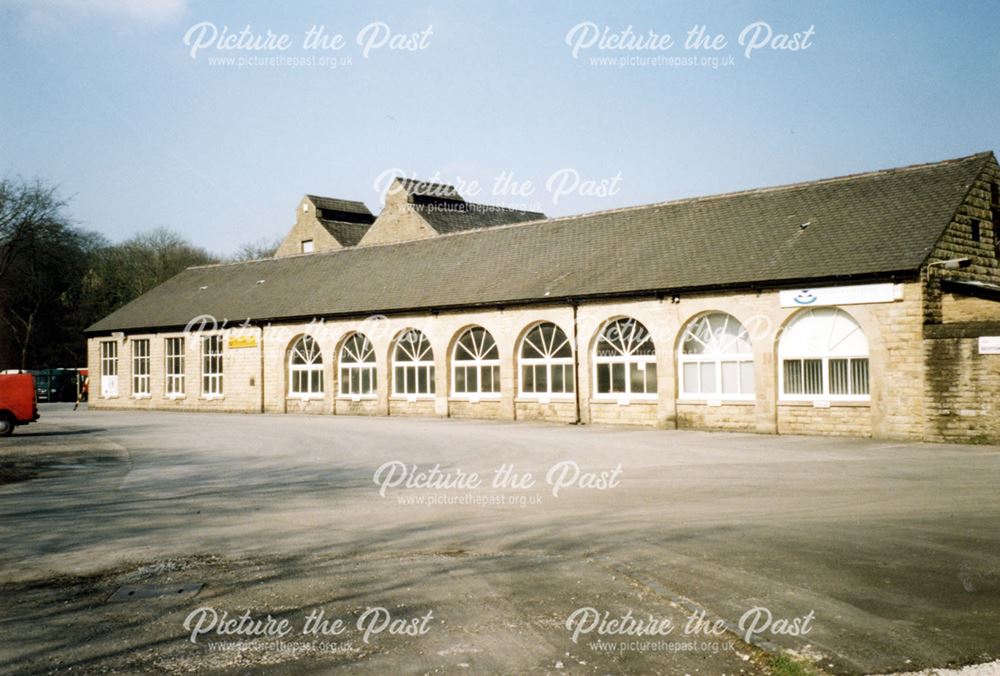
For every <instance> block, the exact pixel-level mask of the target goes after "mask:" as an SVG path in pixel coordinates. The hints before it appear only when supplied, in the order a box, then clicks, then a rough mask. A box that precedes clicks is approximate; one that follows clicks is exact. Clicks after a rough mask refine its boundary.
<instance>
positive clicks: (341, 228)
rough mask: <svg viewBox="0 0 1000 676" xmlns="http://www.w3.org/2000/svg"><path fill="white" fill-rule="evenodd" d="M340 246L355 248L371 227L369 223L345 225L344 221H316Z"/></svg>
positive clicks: (321, 219) (322, 219)
mask: <svg viewBox="0 0 1000 676" xmlns="http://www.w3.org/2000/svg"><path fill="white" fill-rule="evenodd" d="M317 220H318V221H319V223H320V225H322V226H323V227H324V228H325V229H326V231H327V232H328V233H330V234H331V235H333V238H334V239H335V240H337V241H338V242H340V245H341V246H357V245H358V242H360V241H361V238H362V237H364V236H365V233H366V232H368V229H369V228H370V227H372V226H371V224H369V223H345V222H344V221H328V220H326V219H324V218H320V219H317Z"/></svg>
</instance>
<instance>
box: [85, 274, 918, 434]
mask: <svg viewBox="0 0 1000 676" xmlns="http://www.w3.org/2000/svg"><path fill="white" fill-rule="evenodd" d="M897 289H898V291H899V294H900V295H901V298H900V299H898V300H896V301H894V302H886V303H877V304H866V305H849V306H845V307H844V310H845V311H846V312H848V313H849V314H850V315H851V316H853V317H854V318H855V319H856V320H857V321H858V323H859V324H860V325H861V327H862V328H863V330H864V331H865V334H866V335H867V337H868V341H869V345H870V362H871V367H870V371H871V391H872V397H871V402H870V405H868V406H863V407H857V406H849V405H846V404H844V403H838V402H832V403H831V405H830V407H829V408H814V407H812V406H805V407H792V408H794V409H795V410H790V409H789V410H784V409H785V408H786V407H781V408H782V413H781V414H780V415H779V406H778V400H779V397H778V391H777V389H778V379H777V370H778V365H777V359H776V356H775V355H776V349H777V340H778V336H779V334H780V331H781V329H782V327H784V326H785V325H786V324H787V322H788V321H789V320H790V319H791V318H792V317H793V316H794V314H795V312H796V310H795V309H794V308H782V307H780V303H779V299H778V292H777V291H759V292H741V293H729V294H698V295H695V294H691V295H687V296H684V297H678V298H669V297H667V298H656V297H647V298H645V299H636V300H629V301H620V302H593V303H586V304H583V305H581V306H579V308H577V310H576V313H575V315H576V316H575V321H574V308H573V306H571V305H570V304H568V303H551V304H549V305H537V306H531V307H517V308H504V309H500V308H493V309H483V310H479V311H470V312H454V313H445V312H442V313H439V314H427V313H413V314H409V315H399V316H393V317H389V318H382V319H378V318H367V319H366V318H358V319H350V320H340V319H338V320H335V321H334V320H329V321H317V322H314V323H301V324H282V325H269V326H265V327H254V328H251V329H226V330H225V331H223V335H224V336H225V337H226V340H227V341H228V340H229V338H230V337H238V336H240V335H243V334H248V335H251V336H253V337H254V339H255V340H256V344H255V345H254V346H253V347H242V348H235V347H230V345H229V343H228V342H227V344H226V347H225V348H224V363H225V376H224V379H225V380H224V382H225V394H224V397H223V398H221V399H216V400H208V399H205V398H203V397H201V396H200V386H199V376H200V373H199V368H200V360H199V358H198V353H197V347H196V345H197V343H196V341H195V340H194V338H195V336H189V337H188V344H187V349H188V358H187V362H186V366H187V384H188V388H187V392H186V396H185V398H184V399H182V400H175V401H170V400H167V399H166V398H165V397H164V395H163V382H164V364H163V356H162V350H163V339H164V338H165V337H167V336H172V335H181V334H176V333H171V334H168V333H161V334H150V335H149V336H148V337H150V338H151V346H152V348H153V359H152V383H153V391H152V393H151V396H150V397H149V398H147V399H133V398H131V397H130V396H129V392H128V361H129V360H128V359H127V358H125V357H126V356H127V355H128V351H127V347H124V343H123V346H120V353H119V357H120V358H119V372H120V374H121V376H120V381H121V385H120V387H121V394H120V396H119V397H118V398H117V399H114V400H111V399H108V400H104V399H101V398H100V397H99V396H96V395H97V394H98V393H99V386H98V381H97V380H95V383H94V386H93V387H92V392H94V393H95V396H94V397H93V398H92V402H93V403H92V405H93V406H94V408H109V407H117V408H159V409H170V408H177V409H184V410H241V411H248V412H251V411H261V410H264V411H266V412H271V413H284V412H289V413H317V414H318V413H323V414H337V415H434V416H453V417H478V418H496V419H506V420H513V419H518V420H550V421H558V422H566V423H570V422H575V421H576V417H577V404H576V400H575V398H571V399H567V400H559V399H558V398H554V399H552V400H551V401H548V402H542V401H539V400H537V399H528V398H522V397H519V396H518V395H517V392H518V391H519V383H518V378H519V371H518V368H517V353H518V349H519V345H520V343H521V340H522V338H523V336H524V335H525V333H526V332H527V331H528V330H529V329H530V328H531V327H532V326H534V325H535V324H536V323H538V322H541V321H551V322H554V323H556V324H557V325H558V326H559V327H560V328H561V329H562V330H563V331H564V332H565V333H566V335H567V336H568V337H569V338H570V341H571V342H574V343H575V350H574V351H575V353H576V354H577V355H578V365H577V369H576V370H577V376H578V380H579V382H578V386H577V388H576V389H577V391H578V392H579V398H580V405H579V414H580V421H581V422H583V423H594V424H632V425H649V426H658V427H663V428H675V427H694V428H703V429H732V430H741V431H751V432H761V433H776V432H777V433H796V434H798V433H806V434H832V433H843V432H845V431H847V432H849V433H852V434H860V435H865V436H867V435H872V436H876V437H886V438H919V437H920V436H921V434H922V432H923V406H924V397H923V395H924V384H923V382H924V380H923V379H924V374H923V370H922V369H923V360H924V355H923V352H922V340H921V339H922V333H921V331H922V326H921V318H922V315H921V296H920V294H921V286H920V282H919V281H917V280H914V281H912V282H907V283H903V284H899V285H898V287H897ZM710 311H720V312H728V313H730V314H732V315H733V316H734V317H736V319H738V320H739V321H741V322H742V323H743V324H744V325H745V326H746V327H747V328H748V330H749V331H750V332H751V334H752V337H753V341H752V343H753V357H754V378H755V394H754V396H753V398H752V400H748V401H743V400H740V401H726V400H719V401H685V400H681V401H678V398H677V378H676V362H677V359H676V354H677V350H678V349H679V337H680V335H681V333H682V331H683V329H684V328H685V326H686V325H687V323H688V322H690V321H691V320H693V319H695V318H697V317H698V316H700V315H702V314H703V313H705V312H710ZM617 317H632V318H635V319H636V320H638V321H640V322H642V323H643V324H644V325H645V326H646V328H647V329H648V330H649V331H650V333H651V334H652V339H653V342H654V345H655V348H656V365H657V380H656V384H657V391H658V394H657V395H656V396H655V397H654V398H652V399H651V400H642V399H637V398H619V397H615V396H611V397H607V396H606V397H604V398H602V397H600V396H598V395H596V394H593V393H592V383H593V380H594V373H595V370H594V369H595V366H594V363H593V359H592V358H591V357H592V354H593V350H594V346H595V344H596V340H597V336H598V335H599V333H600V331H601V330H602V328H603V327H604V326H605V324H606V323H607V322H608V321H610V320H612V319H614V318H617ZM471 326H482V327H484V328H486V329H487V330H488V331H489V332H490V333H491V334H492V336H493V337H494V339H495V340H496V343H497V347H498V351H499V355H500V383H501V394H500V397H499V399H496V400H491V399H488V398H482V399H481V400H480V401H479V402H476V403H474V402H472V401H470V400H469V398H467V397H463V396H461V395H456V394H455V393H453V392H452V382H451V378H452V376H451V358H450V355H451V354H452V352H453V350H454V344H455V341H456V340H457V339H458V337H459V335H460V334H461V333H462V332H463V331H464V330H465V329H466V328H468V327H471ZM411 328H416V329H419V330H421V331H423V332H424V333H425V334H426V335H427V337H428V339H429V341H430V343H431V347H432V349H433V360H434V364H435V390H436V394H434V395H433V396H432V397H431V398H428V399H419V400H417V401H413V402H410V401H407V400H406V399H405V398H396V397H390V396H389V393H390V392H391V391H392V380H391V377H392V372H391V370H390V369H389V361H390V358H391V355H392V352H393V349H394V346H395V343H396V340H397V339H398V337H399V336H400V335H401V334H402V333H403V332H405V331H406V330H408V329H411ZM574 328H575V332H574ZM354 331H360V332H361V333H364V334H365V335H367V336H368V337H369V339H370V340H371V341H372V344H373V346H374V349H375V354H376V365H377V366H376V368H377V374H378V375H377V378H378V384H379V387H378V394H377V396H376V397H375V398H373V399H361V400H359V401H353V400H352V399H351V398H350V397H342V396H341V395H339V392H340V387H339V385H340V384H339V382H338V375H339V374H338V369H336V368H334V367H335V364H336V362H337V359H338V357H339V352H340V349H341V346H342V345H343V343H344V341H345V340H346V339H347V337H348V336H349V335H350V334H351V333H352V332H354ZM304 334H308V335H311V336H313V338H314V339H315V340H316V341H317V343H318V345H319V347H320V349H321V351H322V355H323V366H322V368H323V379H324V392H323V393H322V394H321V395H318V396H316V397H315V398H311V399H306V400H303V399H302V398H300V397H298V396H290V395H289V380H288V358H289V350H290V347H291V345H292V344H293V343H294V342H295V341H296V340H298V338H299V337H300V336H302V335H304ZM574 336H575V340H574ZM137 337H141V336H138V335H137V336H129V337H128V340H133V339H135V338H137ZM103 339H104V338H91V339H90V347H89V350H90V365H91V368H92V369H93V371H92V372H93V373H95V374H97V373H99V352H98V350H99V348H98V343H99V341H100V340H103ZM118 340H120V341H121V340H124V339H123V338H119V339H118ZM125 342H127V341H125ZM242 344H246V343H245V342H244V343H242ZM98 380H99V379H98ZM717 404H718V405H717ZM847 419H849V420H850V421H852V422H851V423H850V424H849V425H845V420H847Z"/></svg>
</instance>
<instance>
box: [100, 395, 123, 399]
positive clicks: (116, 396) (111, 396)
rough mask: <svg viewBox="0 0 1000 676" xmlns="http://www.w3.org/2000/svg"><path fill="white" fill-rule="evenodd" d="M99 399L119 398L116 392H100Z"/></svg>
mask: <svg viewBox="0 0 1000 676" xmlns="http://www.w3.org/2000/svg"><path fill="white" fill-rule="evenodd" d="M101 399H121V397H120V396H119V395H117V394H102V395H101Z"/></svg>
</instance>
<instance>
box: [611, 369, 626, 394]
mask: <svg viewBox="0 0 1000 676" xmlns="http://www.w3.org/2000/svg"><path fill="white" fill-rule="evenodd" d="M611 391H612V392H624V391H625V364H612V365H611Z"/></svg>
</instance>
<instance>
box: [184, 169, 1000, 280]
mask: <svg viewBox="0 0 1000 676" xmlns="http://www.w3.org/2000/svg"><path fill="white" fill-rule="evenodd" d="M990 157H993V151H992V150H985V151H982V152H978V153H974V154H972V155H966V156H963V157H955V158H951V159H946V160H939V161H937V162H922V163H919V164H910V165H905V166H902V167H891V168H888V169H877V170H874V171H866V172H858V173H854V174H843V175H841V176H833V177H830V178H820V179H814V180H811V181H800V182H797V183H786V184H781V185H775V186H766V187H763V188H750V189H747V190H736V191H732V192H725V193H717V194H713V195H699V196H695V197H684V198H680V199H674V200H666V201H663V202H652V203H649V204H634V205H630V206H624V207H616V208H613V209H603V210H600V211H589V212H584V213H581V214H569V215H566V216H552V217H548V218H539V219H536V220H531V221H522V222H520V223H506V224H504V225H495V226H493V227H490V228H475V229H472V230H460V231H457V232H447V233H442V234H438V235H436V236H434V237H428V238H424V239H415V240H409V241H405V242H380V243H377V244H365V245H364V246H352V247H345V248H343V249H335V250H333V251H320V252H314V253H307V254H291V255H288V256H282V257H281V258H296V257H300V256H329V255H334V254H343V253H348V252H350V251H357V250H362V249H372V248H376V247H386V246H401V245H406V244H419V243H420V242H430V241H436V240H439V239H441V238H442V237H463V236H469V235H474V234H477V233H484V232H496V231H498V230H507V229H510V228H521V227H524V226H528V225H539V224H543V223H544V224H550V223H558V222H560V221H568V220H574V219H582V218H589V217H593V216H602V215H605V214H618V213H625V212H630V211H638V210H640V209H655V208H658V207H665V206H672V205H677V204H687V203H694V202H707V201H711V200H717V199H723V198H728V197H737V196H741V195H753V194H766V193H772V192H778V191H781V190H795V189H801V188H804V187H809V186H815V185H825V184H828V183H836V182H841V181H846V180H857V179H859V178H874V177H876V176H888V175H892V174H898V173H904V172H909V171H917V170H921V169H930V168H932V167H943V166H949V165H954V164H960V163H962V162H968V161H970V160H974V159H981V160H986V159H987V158H990ZM409 180H413V179H409ZM484 206H489V205H484ZM527 213H538V212H527ZM270 260H277V259H276V258H258V259H254V260H250V261H233V262H224V263H208V264H205V265H193V266H191V267H189V268H187V269H188V270H194V269H202V268H214V267H223V266H227V265H243V264H244V263H258V262H266V261H270Z"/></svg>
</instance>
